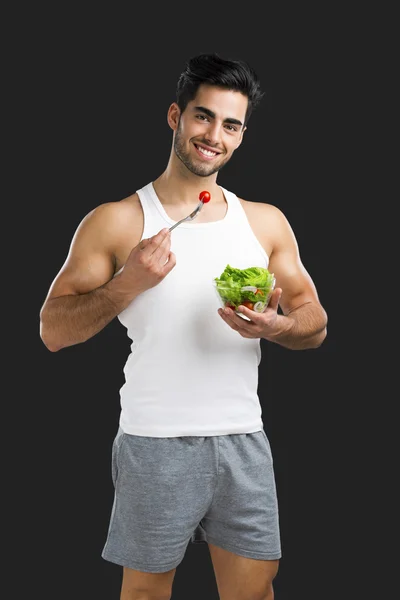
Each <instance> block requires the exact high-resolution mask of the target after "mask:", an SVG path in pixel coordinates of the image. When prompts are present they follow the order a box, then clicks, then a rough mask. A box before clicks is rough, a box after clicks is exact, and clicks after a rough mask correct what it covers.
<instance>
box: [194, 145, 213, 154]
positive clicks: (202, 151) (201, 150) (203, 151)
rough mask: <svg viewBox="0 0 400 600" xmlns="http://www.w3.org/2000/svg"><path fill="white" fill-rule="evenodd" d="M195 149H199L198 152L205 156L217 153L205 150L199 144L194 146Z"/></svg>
mask: <svg viewBox="0 0 400 600" xmlns="http://www.w3.org/2000/svg"><path fill="white" fill-rule="evenodd" d="M196 148H197V150H200V152H201V153H202V154H205V155H206V156H215V155H216V154H217V153H216V152H210V150H206V149H205V148H202V147H201V146H196Z"/></svg>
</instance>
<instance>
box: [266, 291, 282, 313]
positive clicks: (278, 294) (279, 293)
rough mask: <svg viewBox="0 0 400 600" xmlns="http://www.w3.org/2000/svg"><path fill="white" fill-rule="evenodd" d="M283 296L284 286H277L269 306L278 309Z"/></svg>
mask: <svg viewBox="0 0 400 600" xmlns="http://www.w3.org/2000/svg"><path fill="white" fill-rule="evenodd" d="M281 296H282V288H276V289H275V290H274V291H273V292H272V294H271V298H270V300H269V302H268V308H273V309H274V310H278V304H279V300H280V299H281Z"/></svg>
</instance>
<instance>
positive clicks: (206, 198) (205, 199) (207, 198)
mask: <svg viewBox="0 0 400 600" xmlns="http://www.w3.org/2000/svg"><path fill="white" fill-rule="evenodd" d="M199 200H201V201H202V202H204V203H207V202H210V200H211V194H210V192H207V191H206V190H204V191H203V192H200V194H199Z"/></svg>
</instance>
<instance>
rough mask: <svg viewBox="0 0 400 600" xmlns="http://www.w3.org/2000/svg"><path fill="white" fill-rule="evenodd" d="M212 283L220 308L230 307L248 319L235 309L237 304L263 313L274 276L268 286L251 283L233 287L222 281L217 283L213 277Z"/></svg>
mask: <svg viewBox="0 0 400 600" xmlns="http://www.w3.org/2000/svg"><path fill="white" fill-rule="evenodd" d="M212 283H213V286H214V289H215V292H216V294H217V297H218V299H219V302H220V304H221V306H222V308H225V307H228V308H231V309H232V310H234V311H235V312H236V314H238V315H239V316H240V317H242V318H244V319H247V320H249V319H248V318H247V317H246V316H245V315H243V314H242V313H240V312H238V311H237V308H238V306H240V305H242V306H246V307H247V308H249V309H250V310H254V312H257V313H263V312H264V311H265V310H266V308H267V306H268V302H269V300H270V297H271V294H272V292H273V290H274V288H275V277H274V278H273V280H272V285H269V286H268V287H255V286H252V285H245V286H242V287H240V286H239V285H237V286H235V287H233V286H232V285H224V283H223V282H220V283H217V282H216V281H215V280H214V279H213V282H212Z"/></svg>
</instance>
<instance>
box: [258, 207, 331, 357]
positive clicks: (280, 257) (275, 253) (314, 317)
mask: <svg viewBox="0 0 400 600" xmlns="http://www.w3.org/2000/svg"><path fill="white" fill-rule="evenodd" d="M274 225H275V227H274V232H275V234H276V235H274V244H273V250H272V254H271V258H270V263H269V267H268V268H269V270H270V271H271V272H272V273H274V275H275V278H276V289H275V292H274V297H273V299H272V303H274V302H276V305H277V303H278V302H279V305H280V307H281V308H282V312H283V315H279V314H278V315H277V316H276V321H275V323H274V328H273V331H271V332H270V333H269V334H268V336H267V337H266V339H268V340H269V341H271V342H275V343H277V344H280V345H281V346H285V347H286V348H289V349H291V350H302V349H307V348H316V347H318V346H320V345H321V344H322V342H323V341H324V339H325V337H326V335H327V322H328V317H327V314H326V311H325V309H324V308H323V307H322V305H321V303H320V301H319V298H318V294H317V290H316V287H315V285H314V282H313V281H312V279H311V277H310V275H309V274H308V272H307V271H306V269H305V267H304V265H303V264H302V262H301V259H300V254H299V248H298V244H297V241H296V238H295V236H294V233H293V231H292V228H291V227H290V225H289V223H288V221H287V219H286V217H285V216H284V215H283V214H282V212H281V211H280V210H279V209H275V210H274ZM280 294H281V295H280Z"/></svg>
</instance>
